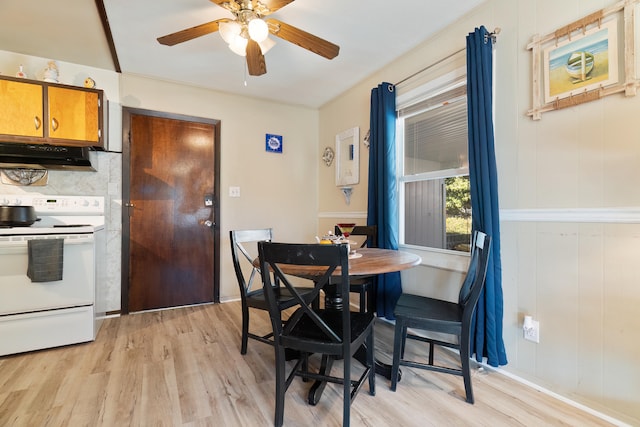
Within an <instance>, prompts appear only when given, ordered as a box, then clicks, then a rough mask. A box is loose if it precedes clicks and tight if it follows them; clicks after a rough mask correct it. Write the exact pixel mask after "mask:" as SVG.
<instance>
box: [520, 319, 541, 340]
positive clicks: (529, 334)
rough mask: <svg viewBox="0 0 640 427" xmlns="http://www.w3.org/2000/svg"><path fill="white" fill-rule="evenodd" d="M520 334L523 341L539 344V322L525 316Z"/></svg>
mask: <svg viewBox="0 0 640 427" xmlns="http://www.w3.org/2000/svg"><path fill="white" fill-rule="evenodd" d="M522 332H523V334H524V339H525V340H528V341H533V342H535V343H540V322H538V321H537V320H533V319H531V317H529V316H525V321H524V325H523V326H522Z"/></svg>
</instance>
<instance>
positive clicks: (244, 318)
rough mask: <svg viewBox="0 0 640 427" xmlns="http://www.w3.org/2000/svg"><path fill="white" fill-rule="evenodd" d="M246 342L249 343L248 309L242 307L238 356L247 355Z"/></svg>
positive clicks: (244, 306)
mask: <svg viewBox="0 0 640 427" xmlns="http://www.w3.org/2000/svg"><path fill="white" fill-rule="evenodd" d="M247 341H249V307H247V306H246V305H244V304H243V305H242V338H241V344H240V354H247Z"/></svg>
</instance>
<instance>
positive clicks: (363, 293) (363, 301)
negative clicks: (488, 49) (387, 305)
mask: <svg viewBox="0 0 640 427" xmlns="http://www.w3.org/2000/svg"><path fill="white" fill-rule="evenodd" d="M366 311H367V288H366V287H363V288H362V289H360V313H366Z"/></svg>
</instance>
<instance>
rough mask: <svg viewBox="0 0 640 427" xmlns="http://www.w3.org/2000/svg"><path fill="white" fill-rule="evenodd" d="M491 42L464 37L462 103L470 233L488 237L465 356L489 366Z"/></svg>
mask: <svg viewBox="0 0 640 427" xmlns="http://www.w3.org/2000/svg"><path fill="white" fill-rule="evenodd" d="M492 45H493V40H492V34H490V33H489V32H488V31H487V30H486V28H485V27H480V28H476V30H475V31H474V32H473V33H469V35H468V36H467V103H468V109H469V111H468V126H469V178H470V182H471V212H472V214H471V216H472V227H473V229H474V230H481V231H484V232H485V233H487V234H488V235H490V236H491V254H490V257H489V267H488V269H487V279H486V284H485V288H484V290H483V293H482V295H481V296H480V300H479V302H478V307H477V309H476V314H475V322H474V323H475V326H474V327H472V330H471V353H472V354H473V353H475V355H476V360H478V361H482V358H483V357H486V358H487V363H488V364H489V365H491V366H499V365H506V364H507V354H506V352H505V349H504V342H503V339H502V315H503V298H502V265H501V262H500V217H499V207H498V174H497V171H496V160H495V149H494V138H493V112H492V108H493V107H492V105H493V101H492V96H493V93H492V90H493V89H492V74H493V73H492V70H493V53H492V51H493V46H492Z"/></svg>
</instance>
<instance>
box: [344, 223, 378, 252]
mask: <svg viewBox="0 0 640 427" xmlns="http://www.w3.org/2000/svg"><path fill="white" fill-rule="evenodd" d="M335 234H336V236H340V235H341V234H342V231H340V227H338V226H337V225H336V226H335ZM349 235H350V236H367V238H366V239H364V241H363V242H362V245H360V247H361V248H364V247H368V248H377V247H378V226H377V225H356V226H355V227H353V231H352V232H351V233H349Z"/></svg>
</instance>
